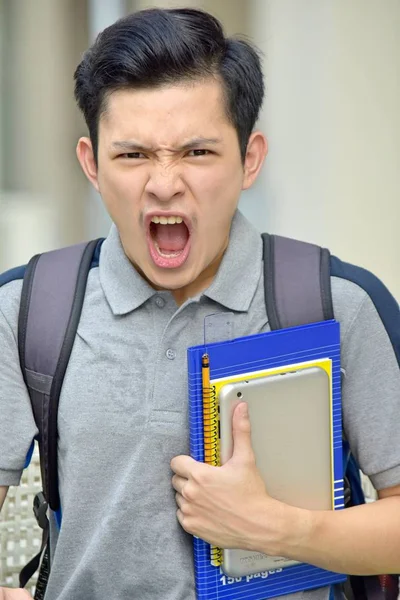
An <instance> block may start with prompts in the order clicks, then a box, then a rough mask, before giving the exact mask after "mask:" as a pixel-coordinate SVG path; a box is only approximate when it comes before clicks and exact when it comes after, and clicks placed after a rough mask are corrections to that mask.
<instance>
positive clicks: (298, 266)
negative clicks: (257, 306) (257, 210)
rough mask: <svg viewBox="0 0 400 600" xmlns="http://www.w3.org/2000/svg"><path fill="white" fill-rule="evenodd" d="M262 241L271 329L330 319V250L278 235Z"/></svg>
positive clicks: (264, 236)
mask: <svg viewBox="0 0 400 600" xmlns="http://www.w3.org/2000/svg"><path fill="white" fill-rule="evenodd" d="M262 238H263V246H264V254H263V256H264V288H265V304H266V307H267V315H268V320H269V323H270V327H271V330H273V329H282V328H286V327H294V326H296V325H305V324H308V323H316V322H318V321H325V320H329V319H333V318H334V316H333V305H332V294H331V274H330V252H329V250H327V249H326V248H320V247H319V246H316V245H315V244H308V243H306V242H300V241H298V240H292V239H290V238H286V237H282V236H279V235H269V234H267V233H264V234H263V235H262Z"/></svg>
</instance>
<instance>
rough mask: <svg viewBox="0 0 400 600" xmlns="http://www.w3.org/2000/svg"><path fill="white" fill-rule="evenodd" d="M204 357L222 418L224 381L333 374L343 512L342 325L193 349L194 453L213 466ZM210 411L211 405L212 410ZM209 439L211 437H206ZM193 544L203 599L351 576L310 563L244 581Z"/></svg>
mask: <svg viewBox="0 0 400 600" xmlns="http://www.w3.org/2000/svg"><path fill="white" fill-rule="evenodd" d="M205 353H206V354H207V355H208V357H209V385H210V390H213V393H212V394H210V395H209V401H210V402H211V403H213V402H214V403H215V404H214V406H213V409H214V411H215V415H217V414H218V406H217V404H218V389H220V386H221V385H222V384H223V383H224V382H227V381H238V380H243V379H245V378H247V379H248V378H249V377H258V376H264V374H269V373H271V374H272V373H277V372H280V371H283V370H285V369H286V368H287V367H288V366H291V367H292V366H293V365H295V366H296V368H299V367H300V368H306V366H309V365H318V366H321V367H322V368H325V370H327V372H328V370H329V377H330V381H331V421H330V422H331V436H330V443H331V475H332V508H333V509H334V510H340V509H342V508H343V507H344V488H343V461H342V413H341V388H340V381H341V371H340V330H339V324H338V323H337V322H336V321H324V322H321V323H313V324H311V325H304V326H300V327H293V328H289V329H283V330H279V331H273V332H267V333H262V334H257V335H252V336H247V337H241V338H236V339H233V340H230V341H226V342H218V343H212V344H207V346H205V345H202V346H195V347H191V348H189V349H188V387H189V421H190V422H189V425H190V452H191V456H192V457H193V458H194V459H195V460H198V461H202V462H204V461H206V462H210V456H209V450H208V449H209V448H213V449H215V443H214V442H215V440H214V441H212V443H211V445H210V443H209V442H210V440H208V439H205V435H204V429H205V430H206V431H210V429H212V428H210V427H208V426H206V427H204V425H205V419H206V418H208V417H205V416H204V415H206V414H210V413H209V410H208V411H207V412H203V411H204V403H205V402H206V400H205V398H204V394H203V386H204V379H203V378H204V372H203V371H202V359H203V356H204V354H205ZM327 365H328V366H327ZM209 408H210V406H208V407H207V409H209ZM206 425H208V423H206ZM217 430H218V428H217ZM207 435H209V434H207V433H206V436H207ZM205 448H206V451H205ZM213 451H214V450H213ZM214 458H215V456H214ZM215 460H217V459H216V458H215ZM211 464H217V463H211ZM193 544H194V566H195V583H196V594H197V598H198V600H214V599H215V600H217V599H218V600H223V599H230V600H242V599H243V600H244V599H251V600H266V599H267V598H271V597H275V596H281V595H284V594H289V593H294V592H299V591H302V590H306V589H313V588H318V587H323V586H327V585H332V584H335V583H340V582H343V581H345V580H346V576H344V575H342V574H337V573H333V572H330V571H326V570H323V569H320V568H318V567H315V566H312V565H308V564H296V565H294V566H290V567H285V568H277V569H274V570H271V571H265V572H261V573H253V574H250V575H246V576H243V577H236V578H233V577H228V576H227V575H225V574H224V572H223V570H222V567H221V566H220V563H221V553H220V551H219V549H216V548H214V547H210V545H209V544H207V543H206V542H205V541H203V540H201V539H198V538H193Z"/></svg>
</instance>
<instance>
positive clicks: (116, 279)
mask: <svg viewBox="0 0 400 600" xmlns="http://www.w3.org/2000/svg"><path fill="white" fill-rule="evenodd" d="M99 272H100V284H101V287H102V288H103V292H104V295H105V297H106V298H107V302H108V303H109V305H110V307H111V310H112V311H113V313H114V315H125V314H127V313H129V312H131V311H132V310H135V309H136V308H139V306H141V305H142V304H144V303H145V302H146V301H147V300H149V298H151V297H152V296H153V295H154V294H156V293H157V292H156V290H154V289H153V288H152V287H151V286H150V285H149V284H148V283H147V281H146V280H145V279H143V277H142V276H141V275H139V273H138V272H137V271H136V269H135V267H134V266H133V265H132V263H131V261H130V260H129V258H128V257H127V256H126V254H125V252H124V249H123V246H122V244H121V240H120V237H119V233H118V230H117V227H116V225H114V224H113V225H112V226H111V230H110V233H109V234H108V237H107V239H106V240H105V241H104V243H103V245H102V247H101V252H100V262H99Z"/></svg>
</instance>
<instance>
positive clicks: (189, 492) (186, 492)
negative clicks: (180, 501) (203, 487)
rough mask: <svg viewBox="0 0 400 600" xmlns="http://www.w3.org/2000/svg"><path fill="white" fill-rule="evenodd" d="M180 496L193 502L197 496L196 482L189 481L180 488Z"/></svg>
mask: <svg viewBox="0 0 400 600" xmlns="http://www.w3.org/2000/svg"><path fill="white" fill-rule="evenodd" d="M182 496H183V498H184V499H185V500H188V501H189V502H194V501H195V500H196V499H197V496H198V489H197V486H196V484H194V483H192V482H191V481H189V482H188V483H187V484H186V485H185V487H184V488H183V490H182Z"/></svg>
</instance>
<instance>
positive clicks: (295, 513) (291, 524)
mask: <svg viewBox="0 0 400 600" xmlns="http://www.w3.org/2000/svg"><path fill="white" fill-rule="evenodd" d="M274 502H276V503H277V506H276V510H275V511H274V513H275V514H274V521H275V526H274V528H273V535H272V536H270V539H268V537H267V538H266V539H265V542H266V543H265V546H264V548H263V549H262V552H264V553H265V554H269V555H271V556H284V557H285V558H290V559H292V560H300V561H301V560H302V556H303V555H304V553H305V552H306V549H307V548H308V547H310V540H311V538H312V535H313V530H314V528H315V516H316V512H315V511H311V510H306V509H303V508H296V507H294V506H290V505H288V504H284V503H283V502H278V501H274ZM269 520H271V512H269ZM267 529H268V530H269V531H270V532H271V527H270V526H268V525H267Z"/></svg>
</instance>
